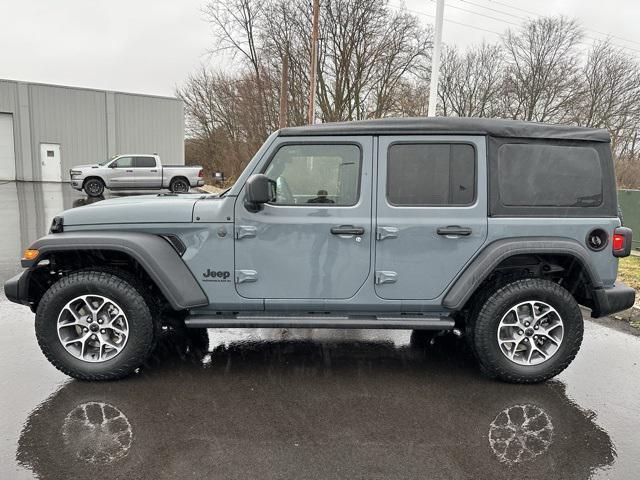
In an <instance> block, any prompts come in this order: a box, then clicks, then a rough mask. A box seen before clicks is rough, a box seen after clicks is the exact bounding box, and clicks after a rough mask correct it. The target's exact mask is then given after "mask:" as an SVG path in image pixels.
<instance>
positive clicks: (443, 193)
mask: <svg viewBox="0 0 640 480" xmlns="http://www.w3.org/2000/svg"><path fill="white" fill-rule="evenodd" d="M387 158H388V160H387V199H388V201H389V203H391V204H392V205H396V206H464V205H471V204H472V203H473V202H474V199H475V196H476V160H475V149H474V148H473V146H472V145H469V144H463V143H398V144H394V145H391V146H390V147H389V151H388V155H387Z"/></svg>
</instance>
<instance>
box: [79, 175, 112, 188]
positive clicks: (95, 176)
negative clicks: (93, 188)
mask: <svg viewBox="0 0 640 480" xmlns="http://www.w3.org/2000/svg"><path fill="white" fill-rule="evenodd" d="M89 180H100V181H101V182H102V185H104V186H105V187H106V186H107V182H105V181H104V178H102V177H101V176H100V175H89V176H88V177H86V178H85V179H84V180H83V181H82V188H84V186H85V185H86V183H87V182H88V181H89Z"/></svg>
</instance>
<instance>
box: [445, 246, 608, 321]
mask: <svg viewBox="0 0 640 480" xmlns="http://www.w3.org/2000/svg"><path fill="white" fill-rule="evenodd" d="M501 271H511V272H514V271H520V272H522V274H526V275H528V276H539V277H540V276H542V277H545V276H549V277H552V276H553V274H554V273H559V272H560V271H562V275H561V276H562V278H563V281H564V284H563V286H565V288H567V289H568V290H569V291H570V293H571V294H572V295H574V297H576V299H578V301H579V303H581V304H583V305H586V306H588V307H590V308H594V307H597V305H596V303H597V301H598V299H597V295H592V291H593V290H598V289H602V288H603V287H604V285H603V283H602V280H601V279H600V276H599V275H598V272H597V271H596V270H595V269H594V268H593V266H592V265H591V262H590V260H589V253H588V251H587V250H586V248H584V247H583V246H582V245H581V244H580V243H578V242H577V241H575V240H573V239H569V238H561V237H558V238H554V237H521V238H508V239H503V240H497V241H495V242H492V243H490V244H489V245H487V246H486V247H485V248H484V249H483V250H482V251H481V252H480V253H479V254H478V255H477V256H476V257H475V259H474V260H472V261H471V263H469V264H468V265H467V267H466V268H465V269H464V270H463V272H462V273H461V274H460V275H459V276H458V278H457V279H456V280H455V281H454V282H453V284H452V285H451V286H450V287H449V289H448V290H447V293H446V294H445V296H444V299H443V301H442V304H443V306H444V307H446V308H448V309H450V310H454V311H457V310H462V309H464V308H465V306H466V305H467V303H468V302H469V300H471V299H472V298H473V297H474V296H475V295H476V294H477V292H478V291H480V290H481V289H482V288H483V287H484V286H485V285H486V284H487V282H490V281H491V279H492V277H493V276H494V275H496V273H497V272H501Z"/></svg>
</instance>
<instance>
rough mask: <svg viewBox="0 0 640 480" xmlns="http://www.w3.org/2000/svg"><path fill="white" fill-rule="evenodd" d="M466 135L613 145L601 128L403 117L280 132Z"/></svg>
mask: <svg viewBox="0 0 640 480" xmlns="http://www.w3.org/2000/svg"><path fill="white" fill-rule="evenodd" d="M425 133H441V134H453V133H455V134H467V135H490V136H492V137H507V138H540V139H555V140H584V141H590V142H610V141H611V138H610V136H609V132H607V131H606V130H603V129H599V128H584V127H573V126H569V125H552V124H547V123H536V122H523V121H521V120H502V119H495V118H475V117H402V118H381V119H375V120H359V121H355V122H338V123H321V124H316V125H306V126H302V127H288V128H283V129H281V130H280V132H279V135H280V136H282V137H292V136H303V135H389V134H417V135H420V134H425Z"/></svg>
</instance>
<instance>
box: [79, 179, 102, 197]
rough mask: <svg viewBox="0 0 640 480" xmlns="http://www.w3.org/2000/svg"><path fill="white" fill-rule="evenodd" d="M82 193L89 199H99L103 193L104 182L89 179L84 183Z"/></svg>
mask: <svg viewBox="0 0 640 480" xmlns="http://www.w3.org/2000/svg"><path fill="white" fill-rule="evenodd" d="M84 191H85V193H86V194H87V195H89V196H90V197H99V196H101V195H102V194H103V193H104V182H103V181H102V180H100V179H99V178H90V179H89V180H87V181H86V182H84Z"/></svg>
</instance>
